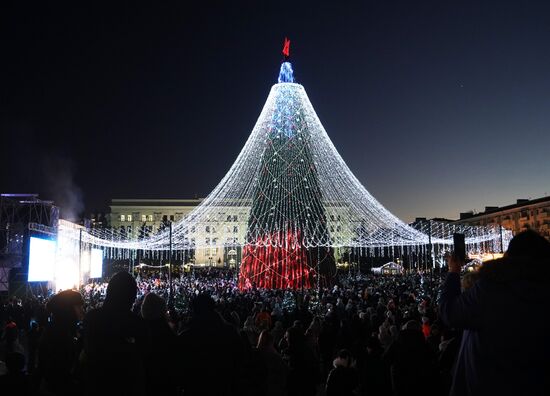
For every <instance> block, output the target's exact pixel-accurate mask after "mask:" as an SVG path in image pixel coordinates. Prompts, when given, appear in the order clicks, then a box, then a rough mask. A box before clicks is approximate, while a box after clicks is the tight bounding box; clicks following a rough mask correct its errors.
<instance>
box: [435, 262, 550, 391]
mask: <svg viewBox="0 0 550 396" xmlns="http://www.w3.org/2000/svg"><path fill="white" fill-rule="evenodd" d="M549 268H550V262H549V261H548V260H533V259H528V258H517V257H516V258H510V257H506V258H503V259H499V260H495V261H492V262H488V263H486V264H484V265H483V267H482V268H481V269H480V274H479V275H480V278H479V280H478V281H477V282H476V283H475V284H474V286H473V287H471V288H469V289H467V290H465V291H464V292H463V293H461V285H460V274H458V273H449V274H448V275H447V279H446V281H445V282H444V284H443V287H442V292H441V296H440V314H441V318H442V320H443V321H444V322H445V323H446V324H447V325H448V326H451V327H454V328H458V329H463V330H464V333H463V337H462V343H461V346H460V350H459V354H458V357H457V362H456V366H455V370H454V378H453V382H452V386H451V392H450V394H451V395H487V394H495V395H518V394H525V395H543V394H546V395H548V394H550V392H549V383H548V379H549V362H550V358H549V356H550V321H549V320H548V318H547V317H546V316H547V315H548V302H547V300H548V294H547V293H548V290H549V287H548V282H549V279H548V275H549Z"/></svg>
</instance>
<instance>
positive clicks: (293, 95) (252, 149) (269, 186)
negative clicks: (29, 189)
mask: <svg viewBox="0 0 550 396" xmlns="http://www.w3.org/2000/svg"><path fill="white" fill-rule="evenodd" d="M292 73H293V71H292V66H291V64H290V63H289V62H284V63H283V64H282V65H281V73H280V76H279V81H280V82H279V83H278V84H275V85H274V86H273V87H272V88H271V91H270V93H269V96H268V98H267V101H266V103H265V105H264V107H263V109H262V111H261V113H260V116H259V118H258V120H257V122H256V125H255V126H254V128H253V130H252V133H251V134H250V136H249V138H248V140H247V141H246V143H245V145H244V147H243V149H242V150H241V152H240V154H239V155H238V157H237V159H236V160H235V162H234V163H233V165H232V166H231V168H230V169H229V171H228V172H227V174H226V175H225V176H224V178H223V179H222V180H221V181H220V183H219V184H218V185H217V186H216V187H215V188H214V190H213V191H212V192H211V193H210V195H208V197H207V198H206V199H205V200H204V201H203V202H202V203H201V204H200V205H199V206H197V207H196V208H195V209H194V210H193V211H192V212H191V213H190V214H189V215H187V216H186V217H185V218H183V219H181V220H180V221H179V222H177V223H174V224H173V225H172V237H171V238H170V230H169V229H164V230H163V231H161V232H159V233H157V234H156V235H150V236H146V237H143V236H142V237H141V238H129V237H127V236H126V234H125V233H124V232H121V231H120V230H108V229H91V230H86V231H83V232H82V233H81V235H80V234H79V233H78V232H77V231H74V232H72V233H71V232H70V230H66V231H65V235H66V237H69V238H73V239H79V238H81V242H83V243H86V244H89V245H94V246H98V247H103V248H106V249H108V251H109V252H111V253H110V254H111V255H113V254H114V255H115V256H117V255H118V257H122V258H125V257H130V255H131V253H124V251H135V250H141V251H150V252H160V251H168V250H169V249H172V250H173V251H188V250H192V249H196V248H208V247H210V248H211V247H226V248H236V247H244V246H248V247H250V249H252V250H251V251H254V248H257V247H275V248H277V247H280V248H284V249H286V250H288V251H292V250H293V249H294V250H295V249H297V248H298V247H299V246H301V247H304V248H306V249H312V248H344V247H347V248H359V249H361V252H364V253H365V254H366V255H378V254H381V252H383V251H384V248H389V247H398V248H400V249H403V248H405V247H411V248H416V249H419V248H420V247H422V246H426V245H428V244H440V245H451V244H452V234H453V233H454V232H462V233H464V234H465V235H466V243H467V246H468V248H469V250H471V251H486V250H491V249H492V250H493V251H503V250H505V248H506V247H507V244H508V241H509V240H510V239H511V232H510V231H508V230H502V229H501V228H500V227H498V226H497V227H493V226H489V227H474V226H466V225H451V224H446V223H440V222H434V221H432V222H429V229H428V225H426V224H421V225H420V226H417V227H416V228H414V227H411V226H409V225H408V224H405V223H404V222H402V221H401V220H400V219H398V218H397V217H396V216H394V215H393V214H392V213H390V212H389V211H388V210H387V209H386V208H384V206H382V205H381V204H380V203H379V202H378V201H377V200H376V199H375V198H374V197H373V196H372V195H371V194H370V193H369V192H368V191H367V189H366V188H365V187H364V186H363V185H362V184H361V182H359V180H358V179H357V178H356V177H355V175H354V174H353V173H352V172H351V170H350V169H349V168H348V166H347V165H346V163H345V162H344V160H343V159H342V157H341V156H340V154H339V153H338V151H337V150H336V148H335V146H334V144H333V143H332V141H331V140H330V138H329V136H328V134H327V133H326V131H325V129H324V127H323V125H322V124H321V121H320V120H319V117H318V116H317V114H316V113H315V110H314V109H313V106H312V104H311V102H310V100H309V98H308V96H307V94H306V91H305V89H304V87H303V86H302V85H299V84H296V83H294V82H293V81H294V79H293V74H292ZM298 233H299V234H300V237H299V238H296V237H288V235H291V234H292V235H294V236H295V235H297V234H298ZM282 235H283V236H282ZM401 251H402V250H401ZM112 252H115V253H112ZM377 252H378V253H377ZM155 255H156V253H152V257H155Z"/></svg>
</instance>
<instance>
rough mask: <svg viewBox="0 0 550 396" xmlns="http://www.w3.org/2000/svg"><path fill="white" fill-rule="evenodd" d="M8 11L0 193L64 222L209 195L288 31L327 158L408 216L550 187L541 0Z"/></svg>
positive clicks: (254, 112) (549, 81)
mask: <svg viewBox="0 0 550 396" xmlns="http://www.w3.org/2000/svg"><path fill="white" fill-rule="evenodd" d="M12 3H17V4H15V5H12V6H9V7H7V6H6V5H2V6H0V7H1V10H0V23H1V27H0V29H1V34H0V40H1V51H2V52H1V57H0V59H1V62H0V65H1V66H0V67H1V70H0V71H1V73H0V79H1V89H0V92H1V95H2V96H1V100H2V103H1V106H0V128H1V136H2V139H1V156H0V161H1V165H0V166H1V173H0V176H1V182H0V192H10V193H17V192H37V193H39V194H40V196H41V198H43V199H53V200H55V201H56V203H58V204H59V205H61V206H62V209H63V210H64V215H65V216H66V217H73V216H74V213H79V212H82V213H89V212H91V211H101V210H103V211H105V210H107V205H108V203H109V200H110V199H112V198H191V197H195V196H199V197H202V196H206V195H207V194H208V193H209V192H210V191H211V190H212V189H213V188H214V186H215V185H216V184H217V183H218V181H219V180H220V179H221V178H222V177H223V175H224V174H225V173H226V171H227V170H228V169H229V167H230V166H231V164H232V163H233V161H234V159H235V158H236V156H237V155H238V153H239V152H240V150H241V147H242V146H243V144H244V142H245V140H246V139H247V137H248V135H249V134H250V132H251V130H252V127H253V126H254V123H255V121H256V119H257V117H258V116H259V113H260V110H261V109H262V107H263V105H264V102H265V100H266V98H267V95H268V93H269V89H270V87H271V85H272V84H274V83H275V82H276V79H277V75H278V70H279V66H280V63H281V60H282V59H281V58H282V55H281V48H282V44H283V39H284V37H285V36H288V37H289V38H290V39H291V42H292V44H291V61H292V63H293V66H294V71H295V77H296V79H297V82H299V83H301V84H303V85H304V86H305V88H306V91H307V92H308V95H309V97H310V99H311V102H312V103H313V106H314V107H315V109H316V111H317V114H318V115H319V117H320V119H321V121H322V123H323V124H324V126H325V128H326V130H327V132H328V134H329V136H330V137H331V139H332V140H333V142H334V144H335V146H336V148H337V149H338V150H339V152H340V154H341V155H342V157H343V158H344V160H345V161H346V162H347V164H348V165H349V167H350V168H351V170H352V171H353V172H354V173H355V175H356V176H357V177H358V179H359V180H360V181H361V182H362V183H363V184H364V185H365V186H366V188H367V189H368V190H369V191H370V192H371V193H372V194H373V195H374V196H375V197H376V198H377V199H378V200H379V201H380V202H381V203H382V204H384V205H385V206H386V207H387V208H388V209H390V210H391V211H392V212H394V213H395V214H396V215H397V216H399V217H401V218H402V219H404V220H406V221H409V220H412V219H414V218H415V217H418V216H422V217H449V218H456V217H457V216H458V214H459V212H463V211H468V210H477V211H481V210H483V209H484V206H486V205H487V206H490V205H491V206H492V205H507V204H512V203H514V202H515V200H516V199H517V198H537V197H541V196H544V195H547V194H548V193H550V128H549V126H550V2H548V1H540V2H536V1H514V2H511V1H493V2H483V1H452V2H447V1H433V2H427V1H423V2H413V1H410V0H407V1H362V2H357V3H347V4H349V5H345V4H346V3H345V2H343V1H334V2H326V3H322V2H319V1H315V2H300V3H299V4H298V2H293V1H290V2H281V1H278V2H271V3H270V5H267V3H266V4H261V5H260V4H259V3H264V2H259V1H249V2H237V1H231V2H230V1H220V2H212V1H194V2H190V3H188V2H184V1H179V2H177V3H176V2H174V4H173V5H161V4H157V3H161V2H148V3H145V4H148V5H144V6H137V5H135V4H134V3H133V2H127V5H114V4H110V5H108V6H101V5H99V4H97V3H96V2H89V5H88V6H87V7H84V6H75V5H74V4H73V3H78V2H73V3H70V4H72V5H67V4H64V5H62V4H58V2H36V3H35V4H34V5H33V3H32V2H12ZM45 3H51V4H45ZM112 3H114V2H112Z"/></svg>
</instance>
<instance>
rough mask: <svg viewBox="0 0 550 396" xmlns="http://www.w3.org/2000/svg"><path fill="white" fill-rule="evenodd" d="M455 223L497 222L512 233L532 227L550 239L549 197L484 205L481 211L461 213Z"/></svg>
mask: <svg viewBox="0 0 550 396" xmlns="http://www.w3.org/2000/svg"><path fill="white" fill-rule="evenodd" d="M456 223H461V224H469V225H480V226H485V225H488V224H499V225H501V226H503V227H504V228H507V229H509V230H512V231H513V233H514V235H515V234H517V233H519V232H521V231H525V230H527V229H532V230H535V231H537V232H538V233H540V234H541V235H542V236H544V237H545V238H546V239H548V240H550V197H543V198H538V199H531V200H529V199H518V200H517V201H516V203H515V204H513V205H508V206H502V207H498V206H486V207H485V211H484V212H482V213H476V214H474V213H472V212H467V213H461V214H460V219H459V220H457V221H456Z"/></svg>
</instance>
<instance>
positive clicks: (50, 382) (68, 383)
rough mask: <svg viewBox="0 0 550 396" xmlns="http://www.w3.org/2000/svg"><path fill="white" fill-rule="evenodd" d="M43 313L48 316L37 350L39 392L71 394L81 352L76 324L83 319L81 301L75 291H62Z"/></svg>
mask: <svg viewBox="0 0 550 396" xmlns="http://www.w3.org/2000/svg"><path fill="white" fill-rule="evenodd" d="M46 309H47V310H48V312H49V313H50V315H51V316H50V323H49V324H48V325H47V326H46V329H45V330H44V334H43V335H42V338H41V339H40V342H39V346H38V375H39V376H40V378H41V384H40V388H41V390H42V391H46V392H48V393H49V394H55V395H71V394H75V393H77V391H78V387H79V384H78V379H77V375H76V369H77V363H78V356H79V354H80V349H81V343H80V340H79V338H78V334H77V330H78V328H77V324H78V323H79V322H80V321H81V320H82V319H83V317H84V299H83V298H82V296H81V295H80V293H79V292H77V291H74V290H64V291H62V292H59V293H57V294H56V295H54V296H53V297H52V298H51V299H50V301H48V303H47V304H46Z"/></svg>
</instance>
